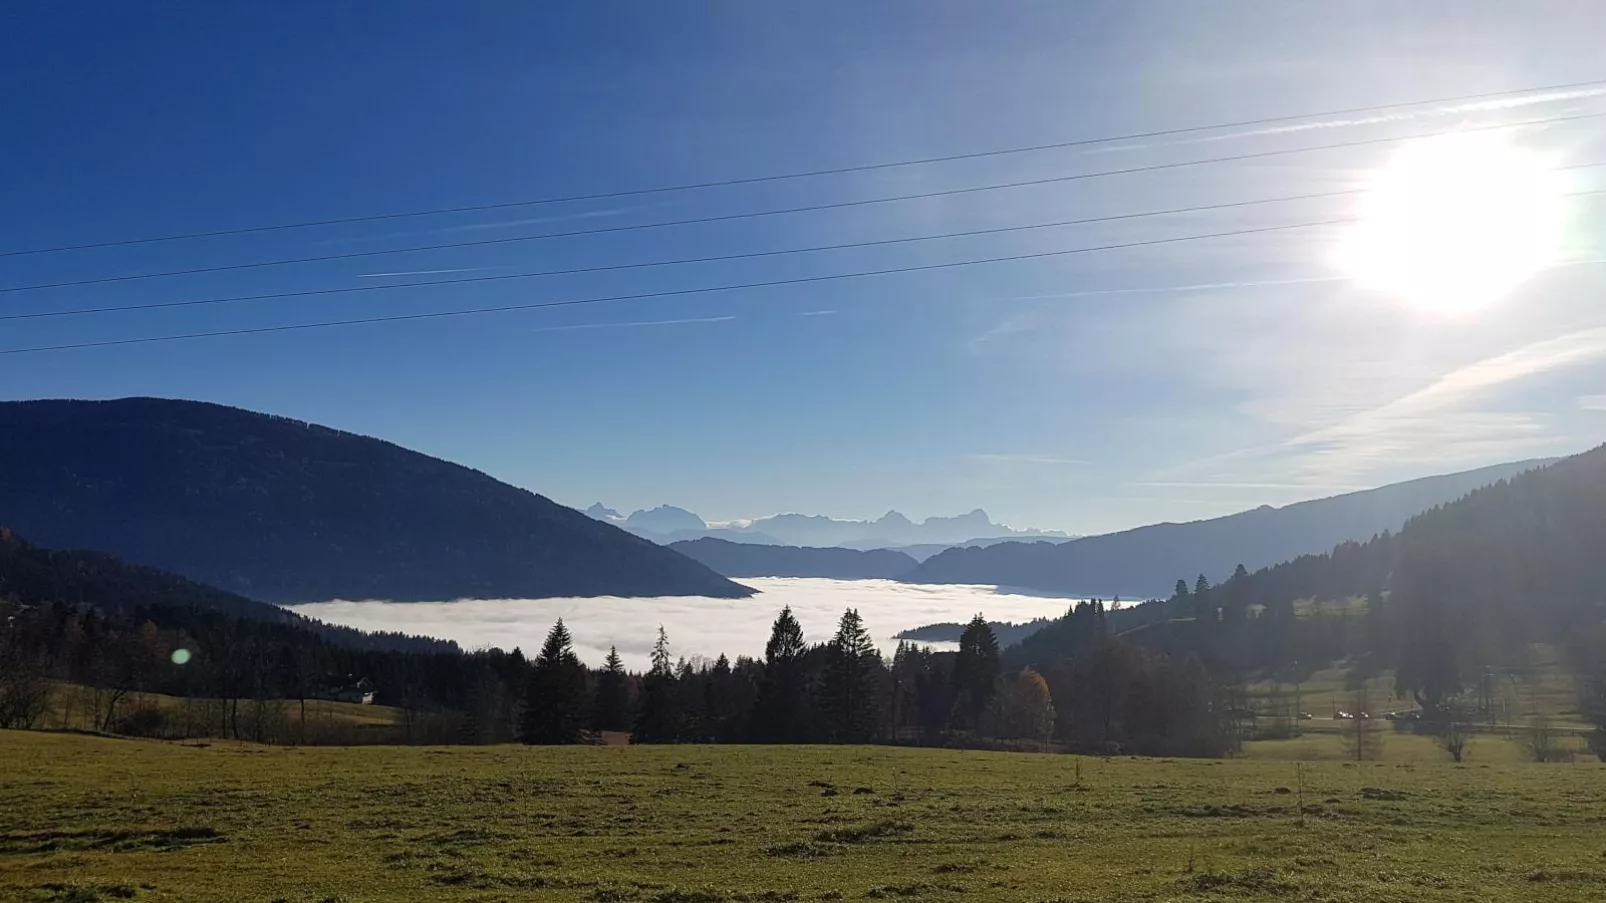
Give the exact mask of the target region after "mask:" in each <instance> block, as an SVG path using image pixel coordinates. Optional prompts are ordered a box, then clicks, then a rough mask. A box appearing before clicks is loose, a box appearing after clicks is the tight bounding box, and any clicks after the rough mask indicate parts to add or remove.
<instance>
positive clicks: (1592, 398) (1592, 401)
mask: <svg viewBox="0 0 1606 903" xmlns="http://www.w3.org/2000/svg"><path fill="white" fill-rule="evenodd" d="M1578 407H1579V409H1580V410H1584V411H1606V395H1580V396H1579V397H1578Z"/></svg>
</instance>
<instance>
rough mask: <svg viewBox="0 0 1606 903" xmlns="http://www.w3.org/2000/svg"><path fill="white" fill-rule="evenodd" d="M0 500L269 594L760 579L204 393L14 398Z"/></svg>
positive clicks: (18, 512) (143, 560) (66, 541)
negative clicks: (725, 571)
mask: <svg viewBox="0 0 1606 903" xmlns="http://www.w3.org/2000/svg"><path fill="white" fill-rule="evenodd" d="M0 516H3V518H4V520H5V522H6V523H7V524H8V525H9V526H11V527H13V528H15V529H16V530H17V531H18V532H19V533H21V534H22V535H24V536H27V537H29V538H30V539H31V540H33V541H35V542H38V543H41V544H43V545H46V546H51V547H56V548H81V549H95V550H98V551H102V552H106V553H108V554H112V555H116V556H118V557H120V558H123V559H126V560H128V561H131V562H133V563H136V564H142V565H147V566H150V567H154V568H158V569H161V570H164V571H171V572H173V573H177V574H182V575H184V576H187V577H190V578H192V579H195V580H199V581H201V582H203V583H208V584H211V585H213V586H217V587H221V588H223V589H226V590H229V591H231V592H235V593H239V594H241V595H244V596H249V597H251V598H255V599H261V600H264V601H269V602H280V603H290V602H308V601H322V600H326V599H333V598H347V599H393V600H439V599H456V598H464V597H550V596H600V595H618V596H659V595H709V596H719V597H725V598H737V597H742V596H746V595H750V594H751V591H750V590H748V589H747V588H745V587H742V586H739V585H737V584H735V583H732V582H730V581H728V580H726V579H725V578H723V577H720V576H719V575H717V574H715V573H714V572H712V571H710V570H709V569H707V568H706V567H704V566H703V565H701V564H698V563H697V562H694V561H692V560H690V559H688V558H685V557H684V556H682V555H680V554H678V553H676V552H673V551H671V550H668V549H665V548H662V547H660V546H656V545H654V544H652V543H650V542H648V541H646V540H643V539H641V538H639V537H636V536H632V535H630V534H629V533H626V532H625V531H622V530H619V529H618V528H616V527H613V526H610V525H608V524H605V523H602V522H600V521H597V520H595V519H593V518H590V517H587V516H585V515H584V514H581V513H580V512H578V511H574V510H572V509H569V508H566V507H564V506H562V505H558V504H556V503H554V502H552V501H550V500H548V499H546V498H544V497H542V496H539V495H536V494H535V493H532V492H528V491H526V490H523V489H518V488H516V487H513V486H509V485H507V484H505V483H501V482H499V481H497V480H495V479H493V478H491V477H489V476H487V475H485V474H483V473H480V472H478V471H475V470H471V469H469V468H467V467H463V466H461V465H457V464H452V463H449V462H446V461H442V460H439V459H436V458H431V457H429V456H426V455H423V454H419V453H417V452H413V451H409V450H407V449H404V448H401V447H400V446H397V445H393V444H391V443H389V442H384V441H382V440H379V439H373V438H369V437H365V436H358V435H355V434H352V433H346V432H341V431H339V430H334V429H329V428H327V427H322V426H317V425H314V424H310V423H303V422H301V421H297V420H291V419H288V418H284V417H277V416H272V415H266V414H259V413H255V412H251V411H246V410H241V409H239V408H230V407H225V406H222V405H215V404H208V403H204V402H193V401H175V400H167V399H156V398H128V399H121V400H117V401H26V402H4V403H0Z"/></svg>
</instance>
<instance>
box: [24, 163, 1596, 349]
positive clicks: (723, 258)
mask: <svg viewBox="0 0 1606 903" xmlns="http://www.w3.org/2000/svg"><path fill="white" fill-rule="evenodd" d="M1594 166H1606V162H1600V163H1582V164H1575V165H1573V166H1569V167H1565V168H1567V169H1582V168H1587V167H1594ZM1363 191H1365V189H1361V188H1351V189H1341V190H1337V191H1323V192H1316V193H1313V194H1299V195H1286V196H1283V197H1274V198H1257V199H1254V200H1247V201H1229V202H1224V203H1218V204H1201V205H1198V206H1194V207H1172V208H1168V209H1165V210H1146V211H1140V212H1137V213H1117V214H1110V215H1107V216H1094V217H1086V218H1082V219H1072V220H1057V221H1054V222H1047V223H1028V224H1025V225H1019V226H996V227H993V228H987V229H969V230H965V231H961V232H943V233H938V234H935V235H915V236H906V237H900V238H884V239H877V240H873V241H855V242H843V243H840V244H832V245H814V246H811V247H804V248H782V249H778V250H773V251H749V252H743V253H739V254H717V255H712V256H707V257H681V258H676V259H672V260H653V261H642V262H635V263H615V264H602V265H598V266H591V267H571V268H568V269H561V270H537V271H534V272H524V273H503V274H499V275H494V276H462V277H455V278H451V279H431V280H425V281H421V282H403V283H389V284H377V285H354V286H343V287H340V288H321V289H304V290H299V291H285V292H266V293H262V294H255V295H225V296H222V297H215V298H193V299H181V300H174V301H154V302H147V303H142V304H121V305H107V306H101V307H78V308H69V309H66V310H41V311H29V312H26V313H12V314H0V322H5V321H15V320H43V319H53V318H58V317H74V316H88V315H92V314H108V313H128V312H132V311H144V310H168V309H172V308H183V307H206V306H211V305H217V304H244V303H250V302H255V301H270V300H282V299H289V298H308V297H323V296H328V295H342V294H358V293H371V292H386V291H398V290H401V289H409V288H431V287H438V286H448V285H474V284H479V283H490V282H508V281H513V280H523V279H538V278H543V277H548V276H572V275H582V274H593V273H611V272H619V271H624V270H636V269H650V268H656V267H670V266H686V265H691V264H702V263H726V262H730V261H736V260H753V259H757V258H764V257H781V256H787V255H793V254H812V253H819V252H826V251H842V250H852V249H858V248H874V247H886V246H890V245H899V244H914V243H918V242H927V241H941V240H945V239H954V238H976V237H980V236H985V235H1003V234H1008V233H1013V232H1027V231H1033V230H1039V229H1054V228H1062V227H1070V226H1086V225H1096V224H1101V223H1113V222H1122V221H1127V220H1137V219H1146V218H1149V217H1158V216H1178V215H1185V214H1190V213H1206V212H1212V211H1220V210H1231V209H1241V208H1245V207H1253V206H1259V205H1264V204H1275V203H1288V202H1294V201H1308V200H1319V199H1325V198H1333V197H1342V196H1345V195H1352V194H1358V193H1361V192H1363ZM1601 193H1606V189H1597V190H1590V191H1579V192H1569V193H1568V194H1566V195H1563V196H1564V197H1577V196H1582V195H1592V194H1601Z"/></svg>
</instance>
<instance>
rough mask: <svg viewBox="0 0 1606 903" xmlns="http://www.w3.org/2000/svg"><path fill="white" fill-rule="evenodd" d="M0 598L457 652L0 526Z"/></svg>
mask: <svg viewBox="0 0 1606 903" xmlns="http://www.w3.org/2000/svg"><path fill="white" fill-rule="evenodd" d="M0 601H10V602H13V603H17V604H20V605H29V606H39V605H48V604H60V605H67V606H72V607H86V608H92V609H95V610H96V611H99V612H101V613H102V614H104V615H106V616H107V617H109V618H114V619H117V618H124V619H126V618H130V617H134V616H135V615H146V614H149V613H152V612H155V611H158V610H167V611H171V612H182V611H184V610H194V611H201V612H212V613H215V614H219V615H222V616H225V617H226V618H229V619H238V620H241V621H252V622H257V623H261V624H271V625H278V626H281V627H286V628H293V629H295V630H297V631H301V632H304V633H307V634H310V635H314V636H317V637H319V638H321V639H323V640H326V641H328V642H331V643H334V644H336V645H339V646H344V647H347V648H351V649H375V650H391V651H410V652H457V651H458V647H457V644H456V643H453V642H451V641H450V640H437V639H433V638H430V637H414V636H405V635H403V634H396V633H377V634H376V633H366V632H364V631H360V630H355V629H352V628H350V627H339V626H335V625H330V624H324V623H323V622H321V621H316V620H313V619H311V618H306V617H303V616H301V615H298V614H295V613H294V612H291V611H286V610H285V609H283V608H280V607H279V606H277V605H270V604H268V603H266V602H258V601H256V600H255V599H247V598H245V597H244V596H238V595H235V594H234V593H230V592H225V591H223V590H220V589H217V588H216V587H212V586H207V585H206V584H204V583H196V582H195V581H193V580H189V579H186V578H184V577H180V576H177V575H175V574H169V573H165V572H163V571H158V570H154V569H152V568H147V567H140V566H138V565H132V564H128V563H126V562H123V561H119V560H117V559H116V558H113V557H111V556H109V555H103V554H101V553H99V552H81V551H63V550H57V549H44V548H40V547H38V546H36V545H33V544H32V543H29V542H27V541H26V540H24V539H23V538H22V537H19V536H18V535H17V534H16V533H14V532H12V531H11V530H9V529H7V528H4V527H0Z"/></svg>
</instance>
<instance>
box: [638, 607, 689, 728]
mask: <svg viewBox="0 0 1606 903" xmlns="http://www.w3.org/2000/svg"><path fill="white" fill-rule="evenodd" d="M679 739H680V687H679V684H678V682H677V681H676V680H675V663H674V661H673V660H672V659H671V658H670V657H669V635H668V634H667V633H665V632H664V628H663V625H661V624H660V625H659V626H658V641H657V642H656V643H653V646H652V668H651V669H649V670H648V671H647V676H646V677H645V678H643V679H642V682H641V700H640V705H639V706H637V709H636V725H635V730H634V731H633V732H632V733H631V735H630V742H632V743H674V742H675V741H677V740H679Z"/></svg>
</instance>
